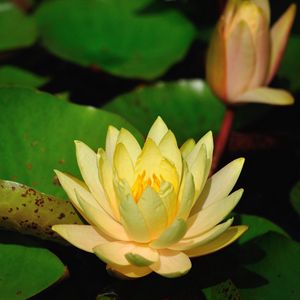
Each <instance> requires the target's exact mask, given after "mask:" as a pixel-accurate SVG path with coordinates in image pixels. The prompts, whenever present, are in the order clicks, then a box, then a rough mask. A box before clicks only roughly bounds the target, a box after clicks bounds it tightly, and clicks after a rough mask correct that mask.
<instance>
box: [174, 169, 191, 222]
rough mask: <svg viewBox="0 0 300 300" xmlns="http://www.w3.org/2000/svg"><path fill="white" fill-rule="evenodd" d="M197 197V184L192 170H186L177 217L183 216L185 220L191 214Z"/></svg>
mask: <svg viewBox="0 0 300 300" xmlns="http://www.w3.org/2000/svg"><path fill="white" fill-rule="evenodd" d="M194 197H195V184H194V178H193V175H192V174H191V173H190V172H185V173H184V175H183V179H182V183H181V187H180V192H179V197H178V200H179V201H178V205H179V209H178V213H177V218H182V219H184V220H186V219H187V217H188V216H189V214H190V210H191V209H192V206H193V204H194Z"/></svg>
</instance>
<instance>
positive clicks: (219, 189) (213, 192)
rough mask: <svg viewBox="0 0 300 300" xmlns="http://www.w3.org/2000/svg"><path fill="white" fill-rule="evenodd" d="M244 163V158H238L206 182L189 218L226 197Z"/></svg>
mask: <svg viewBox="0 0 300 300" xmlns="http://www.w3.org/2000/svg"><path fill="white" fill-rule="evenodd" d="M244 162H245V159H244V158H238V159H236V160H234V161H232V162H230V163H229V164H227V165H226V166H225V167H223V168H222V169H221V170H220V171H218V172H217V173H215V174H214V175H213V176H212V177H210V178H209V179H208V180H207V182H206V184H205V186H204V188H203V190H202V192H201V194H200V197H199V198H198V200H197V202H196V203H195V205H194V207H193V209H192V211H191V216H192V215H194V214H196V213H197V212H199V211H200V210H201V209H205V208H206V207H208V206H209V205H211V204H213V203H215V202H216V201H219V200H221V199H223V198H225V197H226V196H228V194H229V193H230V192H231V190H232V189H233V187H234V186H235V184H236V182H237V180H238V178H239V176H240V173H241V171H242V168H243V165H244Z"/></svg>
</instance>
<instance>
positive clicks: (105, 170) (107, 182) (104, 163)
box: [97, 149, 120, 221]
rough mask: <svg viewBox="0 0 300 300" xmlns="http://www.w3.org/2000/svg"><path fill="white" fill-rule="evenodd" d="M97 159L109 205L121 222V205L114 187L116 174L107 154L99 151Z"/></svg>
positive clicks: (100, 177)
mask: <svg viewBox="0 0 300 300" xmlns="http://www.w3.org/2000/svg"><path fill="white" fill-rule="evenodd" d="M97 159H98V168H99V179H100V182H101V184H102V186H103V189H104V192H105V196H106V199H107V200H108V202H109V205H110V207H111V209H112V212H113V215H114V217H115V219H116V220H118V221H119V220H120V212H119V203H118V199H117V197H116V194H115V190H114V186H113V180H114V174H113V170H112V165H111V163H110V161H109V159H108V157H107V155H106V153H105V152H104V151H103V150H102V149H99V151H98V154H97Z"/></svg>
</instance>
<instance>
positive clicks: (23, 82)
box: [0, 66, 48, 88]
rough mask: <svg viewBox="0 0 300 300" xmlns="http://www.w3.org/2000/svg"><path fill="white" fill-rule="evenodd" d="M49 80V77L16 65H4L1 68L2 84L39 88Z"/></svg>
mask: <svg viewBox="0 0 300 300" xmlns="http://www.w3.org/2000/svg"><path fill="white" fill-rule="evenodd" d="M47 81H48V79H47V78H44V77H41V76H38V75H36V74H33V73H31V72H29V71H27V70H23V69H20V68H17V67H14V66H2V67H1V68H0V86H3V85H5V86H7V85H9V86H24V87H32V88H37V87H40V86H42V85H44V84H45V83H46V82H47Z"/></svg>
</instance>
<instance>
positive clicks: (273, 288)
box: [236, 232, 300, 300]
mask: <svg viewBox="0 0 300 300" xmlns="http://www.w3.org/2000/svg"><path fill="white" fill-rule="evenodd" d="M239 256H240V258H241V262H242V263H243V262H244V265H245V268H246V270H247V271H248V273H245V272H244V273H239V274H237V278H236V281H240V283H239V284H238V286H239V287H240V294H241V299H245V300H252V299H257V300H269V299H289V300H298V299H299V295H300V285H299V278H300V243H297V242H295V241H293V240H291V239H289V238H287V237H285V236H283V235H280V234H278V233H274V232H269V233H266V234H265V235H263V236H261V237H259V238H257V239H254V240H252V241H250V242H249V243H246V244H245V245H244V249H243V251H242V252H241V253H240V254H239ZM242 274H244V276H243V275H242ZM246 274H247V275H246Z"/></svg>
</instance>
